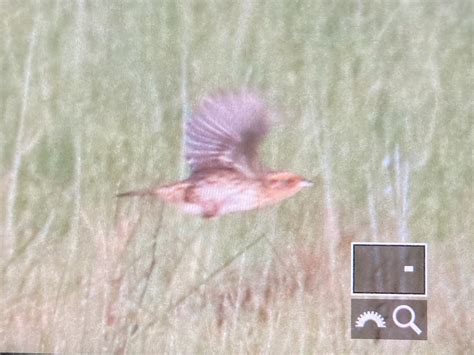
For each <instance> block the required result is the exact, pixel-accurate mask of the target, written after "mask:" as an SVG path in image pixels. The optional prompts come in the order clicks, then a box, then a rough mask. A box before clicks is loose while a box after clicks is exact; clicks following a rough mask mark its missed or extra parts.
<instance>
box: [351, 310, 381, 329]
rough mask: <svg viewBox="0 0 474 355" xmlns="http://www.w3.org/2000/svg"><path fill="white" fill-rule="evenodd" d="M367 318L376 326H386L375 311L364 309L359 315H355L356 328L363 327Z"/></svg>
mask: <svg viewBox="0 0 474 355" xmlns="http://www.w3.org/2000/svg"><path fill="white" fill-rule="evenodd" d="M369 320H371V321H374V322H375V324H377V327H378V328H385V327H386V323H385V319H384V318H383V317H382V316H381V315H380V314H379V313H377V312H375V311H366V312H364V313H362V314H361V315H359V317H357V321H356V322H355V326H356V327H357V328H363V327H364V325H365V323H366V322H367V321H369Z"/></svg>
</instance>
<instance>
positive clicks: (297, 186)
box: [264, 171, 313, 199]
mask: <svg viewBox="0 0 474 355" xmlns="http://www.w3.org/2000/svg"><path fill="white" fill-rule="evenodd" d="M264 185H265V187H266V190H267V192H268V193H269V194H270V195H272V196H273V197H274V198H276V199H284V198H287V197H290V196H292V195H294V194H296V193H297V192H298V191H300V190H301V189H302V188H304V187H310V186H312V185H313V183H312V182H311V181H309V180H306V179H305V178H304V177H302V176H300V175H297V174H293V173H290V172H286V171H277V172H269V173H267V174H265V177H264Z"/></svg>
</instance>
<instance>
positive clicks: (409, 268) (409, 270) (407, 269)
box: [403, 265, 415, 272]
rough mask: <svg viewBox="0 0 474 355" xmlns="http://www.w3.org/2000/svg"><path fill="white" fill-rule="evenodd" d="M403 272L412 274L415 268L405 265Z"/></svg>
mask: <svg viewBox="0 0 474 355" xmlns="http://www.w3.org/2000/svg"><path fill="white" fill-rule="evenodd" d="M403 271H405V272H413V271H415V268H414V266H413V265H405V267H404V269H403Z"/></svg>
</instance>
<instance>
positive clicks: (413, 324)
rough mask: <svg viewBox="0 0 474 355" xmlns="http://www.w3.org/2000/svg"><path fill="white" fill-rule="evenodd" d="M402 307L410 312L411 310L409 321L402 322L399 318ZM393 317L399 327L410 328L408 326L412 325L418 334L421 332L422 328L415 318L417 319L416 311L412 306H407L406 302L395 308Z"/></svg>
mask: <svg viewBox="0 0 474 355" xmlns="http://www.w3.org/2000/svg"><path fill="white" fill-rule="evenodd" d="M402 309H406V310H407V311H408V312H410V320H409V321H408V322H407V323H401V322H400V321H399V320H398V317H397V315H398V312H400V311H401V310H402ZM392 318H393V322H394V323H395V324H396V325H397V327H399V328H408V327H410V328H411V329H413V331H414V332H415V333H416V334H418V335H420V334H421V329H420V328H419V327H418V326H417V325H416V324H415V319H416V316H415V311H414V310H413V308H411V307H410V306H407V305H406V304H402V305H400V306H398V307H397V308H395V309H394V310H393V314H392Z"/></svg>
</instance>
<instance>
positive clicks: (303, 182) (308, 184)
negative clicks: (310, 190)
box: [300, 180, 313, 187]
mask: <svg viewBox="0 0 474 355" xmlns="http://www.w3.org/2000/svg"><path fill="white" fill-rule="evenodd" d="M300 186H301V187H311V186H313V182H312V181H310V180H301V182H300Z"/></svg>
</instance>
